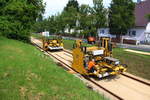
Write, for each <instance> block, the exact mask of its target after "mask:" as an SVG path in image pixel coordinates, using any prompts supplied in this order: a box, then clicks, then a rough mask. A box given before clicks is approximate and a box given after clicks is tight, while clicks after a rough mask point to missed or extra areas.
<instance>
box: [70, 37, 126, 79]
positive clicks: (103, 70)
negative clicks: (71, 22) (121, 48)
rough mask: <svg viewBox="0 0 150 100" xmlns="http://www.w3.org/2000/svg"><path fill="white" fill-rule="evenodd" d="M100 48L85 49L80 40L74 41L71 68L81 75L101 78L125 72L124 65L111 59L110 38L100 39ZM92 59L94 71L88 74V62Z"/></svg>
mask: <svg viewBox="0 0 150 100" xmlns="http://www.w3.org/2000/svg"><path fill="white" fill-rule="evenodd" d="M99 44H100V46H92V47H86V46H83V44H82V41H81V40H76V42H75V44H74V49H73V64H72V67H73V69H75V70H76V71H77V72H79V73H80V74H82V75H89V76H91V75H92V76H97V77H99V78H103V77H106V76H110V75H117V74H120V73H123V72H124V71H126V67H127V66H126V65H124V64H120V61H119V60H118V59H115V58H113V57H112V45H111V43H110V38H107V37H105V38H101V42H100V43H99ZM91 59H94V61H95V66H94V71H93V72H89V70H88V62H89V61H90V60H91Z"/></svg>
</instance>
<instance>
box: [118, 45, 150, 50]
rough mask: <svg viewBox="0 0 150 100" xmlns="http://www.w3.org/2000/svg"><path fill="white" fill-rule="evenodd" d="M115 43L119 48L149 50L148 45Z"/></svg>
mask: <svg viewBox="0 0 150 100" xmlns="http://www.w3.org/2000/svg"><path fill="white" fill-rule="evenodd" d="M117 45H118V46H119V47H120V48H127V49H134V50H140V51H146V52H150V45H129V44H117Z"/></svg>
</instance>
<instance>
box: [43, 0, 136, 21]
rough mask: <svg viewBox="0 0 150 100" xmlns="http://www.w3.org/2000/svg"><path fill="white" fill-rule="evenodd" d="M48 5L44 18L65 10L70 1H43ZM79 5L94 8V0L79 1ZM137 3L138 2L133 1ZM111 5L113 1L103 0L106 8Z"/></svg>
mask: <svg viewBox="0 0 150 100" xmlns="http://www.w3.org/2000/svg"><path fill="white" fill-rule="evenodd" d="M43 1H44V2H45V3H46V8H45V14H44V17H45V18H47V17H48V16H51V15H55V14H57V13H59V12H61V11H62V10H63V8H64V7H65V6H66V4H67V3H68V0H43ZM77 1H78V3H79V5H81V4H89V5H90V6H92V4H93V2H92V1H93V0H77ZM133 1H136V0H133ZM110 3H111V0H103V4H104V6H105V7H108V6H109V4H110Z"/></svg>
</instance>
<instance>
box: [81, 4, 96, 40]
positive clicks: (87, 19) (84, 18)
mask: <svg viewBox="0 0 150 100" xmlns="http://www.w3.org/2000/svg"><path fill="white" fill-rule="evenodd" d="M91 12H92V8H91V7H90V6H89V5H85V4H83V5H81V6H80V8H79V15H80V18H79V23H80V28H79V29H80V30H82V32H81V35H82V36H83V37H86V36H88V34H89V33H93V19H94V16H93V15H92V13H91Z"/></svg>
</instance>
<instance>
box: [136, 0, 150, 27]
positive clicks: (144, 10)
mask: <svg viewBox="0 0 150 100" xmlns="http://www.w3.org/2000/svg"><path fill="white" fill-rule="evenodd" d="M147 14H150V0H145V1H142V2H140V3H137V4H136V7H135V25H136V26H137V27H143V26H144V27H145V26H146V25H147V23H148V20H147V18H146V17H145V16H146V15H147Z"/></svg>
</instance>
